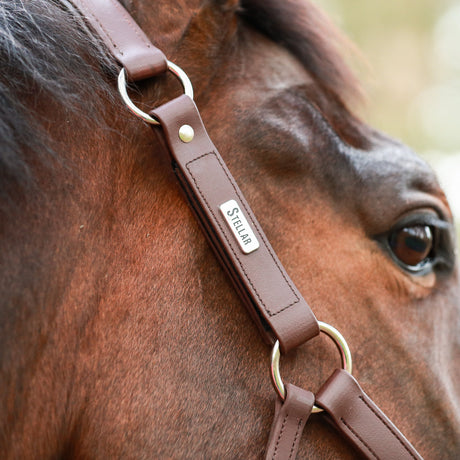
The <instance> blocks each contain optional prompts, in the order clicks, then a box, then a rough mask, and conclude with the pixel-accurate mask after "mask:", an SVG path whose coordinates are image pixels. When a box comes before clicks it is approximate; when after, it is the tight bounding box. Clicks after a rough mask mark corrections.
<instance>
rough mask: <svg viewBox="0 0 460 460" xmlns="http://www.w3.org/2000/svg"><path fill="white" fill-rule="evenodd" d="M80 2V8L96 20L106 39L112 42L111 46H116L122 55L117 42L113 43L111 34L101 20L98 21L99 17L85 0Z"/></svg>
mask: <svg viewBox="0 0 460 460" xmlns="http://www.w3.org/2000/svg"><path fill="white" fill-rule="evenodd" d="M80 2H81V6H82V9H83V10H84V11H85V12H86V14H89V15H90V16H91V17H92V18H93V19H94V20H95V21H96V22H97V24H98V25H99V27H100V28H101V29H102V31H103V32H104V33H105V35H107V37H108V39H109V40H110V41H111V43H112V46H113V47H114V48H116V49H117V50H118V51H119V53H120V54H121V55H122V56H123V51H122V49H121V47H120V45H118V44H117V43H115V40H114V39H113V38H112V36H111V35H110V34H109V32H108V31H107V29H106V28H105V27H104V25H103V24H102V22H101V21H99V19H98V18H97V16H96V15H95V14H94V13H93V12H92V11H91V10H90V8H89V6H88V4H87V3H86V0H80Z"/></svg>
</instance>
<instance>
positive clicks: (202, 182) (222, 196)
mask: <svg viewBox="0 0 460 460" xmlns="http://www.w3.org/2000/svg"><path fill="white" fill-rule="evenodd" d="M151 115H153V116H154V117H156V118H157V119H159V120H160V122H161V126H162V128H163V131H164V134H165V136H166V139H167V142H168V144H169V147H170V152H171V155H172V161H173V167H174V171H175V173H176V175H177V177H178V179H179V181H180V182H181V184H182V187H183V189H184V191H185V193H186V195H187V198H188V201H189V203H190V205H191V207H192V209H193V210H194V212H195V214H196V216H197V217H198V220H199V221H200V223H201V225H202V227H203V229H204V232H205V234H206V236H207V237H208V240H209V242H210V243H211V246H212V247H213V249H214V250H215V252H216V254H217V255H218V257H219V259H220V260H221V262H222V263H223V264H224V266H225V268H226V269H227V271H228V273H229V274H230V277H231V279H232V281H233V283H234V284H235V286H236V288H237V290H238V292H239V294H240V296H241V298H242V299H243V300H244V302H245V304H246V306H247V307H248V310H249V312H250V314H251V316H252V317H253V319H254V320H255V321H256V323H257V324H258V326H259V328H260V330H261V332H262V333H263V335H264V336H265V337H266V338H267V340H268V341H269V342H273V339H274V337H273V336H275V337H276V338H277V339H278V340H279V341H280V346H281V349H282V351H283V352H287V351H289V350H291V349H293V348H295V347H297V346H299V345H301V344H302V343H304V342H306V341H307V340H309V339H311V338H312V337H314V336H315V335H317V334H318V333H319V329H318V323H317V321H316V318H315V316H314V315H313V313H312V311H311V310H310V307H309V306H308V304H307V302H306V301H305V300H304V299H303V297H302V296H301V294H300V292H299V291H298V290H297V288H296V287H295V286H294V283H293V282H292V281H291V279H290V278H289V276H288V274H287V273H286V271H285V270H284V268H283V266H282V265H281V262H280V261H279V260H278V257H277V256H276V254H275V252H274V251H273V248H272V247H271V245H270V243H269V242H268V240H267V237H266V236H265V234H264V233H263V231H262V229H261V228H260V225H259V223H258V222H257V220H256V218H255V216H254V214H253V212H252V211H251V208H250V207H249V205H248V203H247V201H246V199H245V198H244V196H243V194H242V192H241V190H240V189H239V187H238V185H237V184H236V182H235V180H234V179H233V177H232V175H231V174H230V171H229V170H228V168H227V167H226V165H225V163H224V161H223V160H222V157H221V156H220V154H219V152H218V151H217V149H216V147H215V146H214V145H213V143H212V142H211V140H210V139H209V136H208V134H207V132H206V129H205V127H204V126H203V122H202V121H201V117H200V114H199V112H198V110H197V108H196V106H195V104H194V103H193V101H192V100H191V99H190V98H189V97H188V96H181V97H179V98H177V99H174V100H173V101H171V102H169V103H167V104H165V105H163V106H161V107H159V108H157V109H155V110H153V111H152V112H151ZM184 125H188V126H191V127H192V129H193V131H194V137H193V139H192V140H191V141H190V142H184V141H182V140H181V138H180V137H179V130H180V128H181V127H183V126H184ZM228 203H229V204H228ZM224 204H228V205H227V206H224V207H223V208H222V205H224ZM252 234H253V235H252ZM248 235H251V236H250V237H249V236H248ZM239 240H240V241H239ZM248 240H250V242H249V246H252V245H253V243H254V242H255V241H257V242H258V244H259V246H258V248H256V249H253V250H252V252H250V253H245V252H244V250H245V244H246V241H248ZM253 247H254V246H253Z"/></svg>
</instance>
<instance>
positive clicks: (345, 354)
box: [270, 321, 353, 413]
mask: <svg viewBox="0 0 460 460" xmlns="http://www.w3.org/2000/svg"><path fill="white" fill-rule="evenodd" d="M318 324H319V330H320V331H321V332H324V333H325V334H326V335H327V336H329V337H330V338H331V339H332V340H333V341H334V343H335V344H336V346H337V348H338V350H339V351H340V358H341V360H342V368H343V369H344V370H346V371H347V372H348V373H349V374H351V373H352V368H353V363H352V359H351V351H350V348H349V347H348V344H347V342H346V340H345V338H344V337H343V335H342V334H341V333H340V332H339V331H338V330H337V329H336V328H335V327H332V326H331V325H329V324H327V323H323V322H322V321H318ZM270 375H271V378H272V383H273V386H274V387H275V390H276V392H277V393H278V395H279V397H280V398H281V399H282V400H283V401H284V399H285V397H286V390H285V388H284V383H283V379H282V378H281V374H280V344H279V341H278V340H277V341H276V342H275V345H274V346H273V350H272V356H271V366H270ZM319 412H323V409H321V407H318V406H313V409H312V413H319Z"/></svg>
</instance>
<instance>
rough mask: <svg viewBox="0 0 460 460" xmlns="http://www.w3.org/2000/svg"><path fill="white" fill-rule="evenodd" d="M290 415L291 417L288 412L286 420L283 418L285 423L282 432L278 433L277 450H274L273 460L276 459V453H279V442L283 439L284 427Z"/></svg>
mask: <svg viewBox="0 0 460 460" xmlns="http://www.w3.org/2000/svg"><path fill="white" fill-rule="evenodd" d="M288 417H289V414H286V416H285V417H284V420H283V424H282V425H281V431H280V434H279V435H278V439H277V440H276V444H275V450H274V451H273V457H272V460H275V457H276V453H277V451H278V447H279V443H280V441H281V436H282V435H283V431H284V428H285V427H286V421H287V419H288Z"/></svg>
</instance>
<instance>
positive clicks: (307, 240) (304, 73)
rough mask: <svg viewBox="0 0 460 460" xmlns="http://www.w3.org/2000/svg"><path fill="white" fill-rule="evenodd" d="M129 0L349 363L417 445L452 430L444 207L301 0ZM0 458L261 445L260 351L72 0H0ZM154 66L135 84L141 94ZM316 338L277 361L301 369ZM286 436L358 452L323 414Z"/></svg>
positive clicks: (219, 450)
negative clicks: (181, 78) (371, 123)
mask: <svg viewBox="0 0 460 460" xmlns="http://www.w3.org/2000/svg"><path fill="white" fill-rule="evenodd" d="M124 5H125V6H126V8H127V9H128V10H129V11H130V12H131V14H132V15H133V16H134V17H135V18H136V20H137V22H138V23H139V24H140V25H141V27H142V28H143V30H144V31H145V32H146V34H147V35H148V36H149V37H150V38H151V40H152V41H153V42H154V43H155V44H156V45H157V46H158V47H159V48H160V49H162V50H163V51H164V52H165V54H166V55H167V56H168V58H169V59H170V60H171V61H173V62H176V63H177V64H179V65H180V66H181V67H182V68H183V69H184V70H185V71H186V72H187V73H188V75H189V77H190V79H191V80H192V82H193V84H194V87H195V100H196V103H197V105H198V107H199V108H200V111H201V114H202V117H203V120H204V122H205V124H206V126H207V129H208V131H209V133H210V136H211V137H212V139H213V142H214V143H215V144H216V146H217V147H218V148H219V150H220V152H221V154H222V156H223V157H224V159H225V160H226V162H227V164H228V166H229V168H230V170H231V171H232V173H233V175H234V176H235V177H236V179H237V180H238V183H239V184H240V187H241V189H242V190H243V192H244V194H245V196H246V197H247V199H248V201H249V202H250V203H251V205H252V207H253V210H254V211H255V214H256V215H257V216H258V218H259V221H260V223H261V224H262V227H263V228H264V230H265V233H266V234H267V236H268V238H269V239H270V241H271V243H272V245H273V247H274V249H275V250H276V252H277V254H278V255H279V258H280V259H281V261H282V262H283V264H284V265H285V267H286V269H287V271H288V273H289V274H290V276H291V278H292V279H293V280H294V282H295V283H296V285H297V287H298V288H299V290H300V292H301V293H302V295H303V296H304V297H305V298H306V299H308V302H309V304H310V305H311V306H312V308H313V310H314V312H315V314H316V315H317V316H318V318H319V319H321V320H324V321H326V322H328V323H330V324H333V325H334V326H336V327H337V328H338V329H340V331H341V332H342V334H343V335H344V336H345V337H346V338H347V341H348V344H349V345H350V348H351V349H352V352H353V354H354V362H355V368H354V374H355V375H356V376H357V378H358V379H359V381H360V382H361V384H362V386H363V387H364V388H365V390H366V392H367V393H369V394H370V395H372V397H373V399H374V400H375V401H376V402H377V403H378V404H379V406H380V407H381V408H382V409H383V410H384V411H385V412H386V413H387V414H388V415H389V416H390V418H391V419H392V420H393V421H394V422H395V423H396V425H397V426H398V427H400V428H401V431H403V432H404V434H405V435H406V436H407V438H408V439H410V440H411V442H412V443H413V444H414V445H415V446H416V448H417V449H418V450H419V452H420V453H421V454H422V455H424V456H426V458H440V457H442V458H446V459H447V458H449V459H454V458H457V456H458V452H459V451H460V416H459V413H460V387H459V385H458V382H459V381H460V334H459V332H460V303H459V299H460V292H459V284H458V271H457V265H456V260H455V250H454V247H455V244H454V231H453V224H452V215H451V212H450V209H449V205H448V203H447V200H446V198H445V196H444V193H443V192H442V190H441V188H440V186H439V184H438V181H437V179H436V177H435V175H434V173H433V171H432V170H431V169H430V167H429V166H427V165H426V164H425V163H424V162H423V161H422V160H421V159H419V158H418V157H417V156H416V155H415V154H414V153H413V152H412V151H411V150H410V149H409V148H408V147H406V146H404V145H402V144H401V143H399V142H397V141H395V140H392V139H390V138H389V137H387V136H386V135H384V134H382V133H379V132H377V131H375V130H373V129H372V128H370V127H368V126H367V125H366V124H364V123H363V122H362V121H361V120H359V119H358V118H357V117H356V116H354V115H353V114H352V112H351V111H350V110H349V109H348V108H347V100H348V98H349V96H350V95H351V94H352V93H353V92H354V91H355V88H356V86H355V83H354V81H353V78H352V76H351V73H350V72H349V71H348V70H347V68H346V66H345V65H344V64H343V60H342V59H341V57H340V55H339V54H338V53H337V51H336V50H335V48H334V46H333V43H332V42H331V37H333V33H332V29H331V28H330V26H329V25H328V24H327V21H325V19H324V17H323V16H322V14H321V13H320V12H319V11H318V10H317V9H316V8H315V7H314V6H313V5H312V4H311V3H309V2H306V1H300V0H288V1H285V2H275V1H274V0H266V1H258V0H240V1H238V0H209V1H198V0H195V1H190V2H182V1H169V2H165V1H156V2H154V1H149V0H125V1H124ZM0 21H1V24H2V26H1V29H0V53H1V54H0V56H1V62H2V68H3V72H2V76H1V77H0V97H1V100H2V104H0V138H1V142H2V154H1V157H0V161H1V169H0V174H1V178H2V180H1V184H0V198H1V203H0V213H1V226H0V229H1V238H0V244H1V255H2V256H1V258H0V260H1V274H2V276H1V292H2V296H1V300H2V303H1V307H0V317H1V321H0V328H1V331H0V388H1V389H2V391H1V393H0V408H1V410H0V456H1V458H57V457H62V458H259V457H260V456H261V455H262V454H263V450H264V446H265V442H266V438H267V433H268V431H269V426H270V420H271V415H272V401H273V398H274V396H273V395H274V393H273V389H272V388H271V384H270V381H269V378H268V363H267V361H268V359H267V350H266V348H265V345H264V344H263V343H262V341H261V340H260V338H259V336H258V334H257V331H256V328H255V326H254V325H253V324H252V323H251V321H250V319H249V317H248V315H247V313H246V312H245V310H244V309H243V307H242V305H241V302H240V300H239V298H238V296H237V294H236V293H235V292H234V289H233V287H232V285H231V283H230V282H229V281H228V279H227V277H226V275H225V273H224V271H223V270H222V269H221V268H220V267H219V265H218V262H217V261H216V258H215V257H214V255H213V253H212V252H211V250H210V249H209V248H208V246H207V243H206V241H205V240H204V238H203V236H202V234H201V231H200V229H199V226H198V225H197V224H196V222H195V221H194V219H193V217H192V215H191V213H190V211H189V209H188V207H187V205H186V204H185V202H184V200H183V198H182V196H181V192H180V190H179V187H178V186H177V184H176V182H175V179H174V177H173V175H172V174H171V172H170V165H169V164H168V159H167V158H168V156H167V155H165V154H164V150H165V147H164V144H163V141H162V138H161V132H159V136H158V137H155V136H152V133H151V130H150V129H149V128H148V127H147V126H145V125H144V124H142V123H139V122H138V120H136V119H133V117H132V116H131V115H130V114H129V113H127V111H126V109H125V107H124V106H123V104H122V103H121V102H120V99H119V97H118V94H117V93H116V85H115V75H116V72H117V67H116V64H115V63H114V61H113V59H112V58H111V57H109V55H108V53H107V51H106V49H105V48H104V46H103V45H102V43H101V42H100V41H99V39H98V38H97V37H96V36H95V34H94V33H93V31H92V30H91V29H90V28H89V26H88V24H86V23H85V21H84V20H83V19H82V18H81V16H80V15H79V14H78V12H77V11H76V10H75V8H74V7H73V6H72V4H71V3H70V2H67V1H65V0H63V1H61V2H56V1H53V0H30V1H28V2H22V1H21V0H1V1H0ZM177 90H178V89H177V87H176V82H174V81H171V79H170V78H168V77H166V76H165V77H159V78H156V79H154V80H149V81H145V82H143V83H142V84H140V85H138V87H137V95H135V96H133V97H134V98H135V99H136V102H137V103H138V104H139V105H140V106H142V107H147V108H152V107H153V106H158V105H160V104H162V103H164V102H165V101H167V100H168V99H170V98H171V94H174V93H175V92H177ZM336 361H337V358H336V356H335V350H334V349H331V347H330V345H329V344H328V342H327V341H323V340H321V339H315V340H314V341H312V342H311V343H309V344H307V345H305V346H303V347H301V348H300V349H298V350H297V351H295V352H293V353H290V354H288V355H287V356H286V357H285V358H284V360H283V375H284V376H285V378H286V379H287V380H289V381H292V382H295V383H296V384H298V385H300V386H304V387H309V388H311V389H312V390H315V389H316V388H318V386H319V385H321V384H322V383H323V382H324V381H325V380H326V379H327V377H328V376H329V375H330V373H331V369H333V367H334V366H335V365H336ZM306 438H307V439H308V442H305V443H303V444H302V445H301V449H300V455H301V456H303V457H302V458H312V459H313V458H343V459H352V458H355V457H356V453H355V452H354V451H353V450H352V449H351V448H350V447H349V445H348V444H346V443H345V441H343V440H342V438H341V437H339V436H338V434H337V433H336V432H335V430H334V429H333V428H332V427H331V426H329V425H328V424H327V423H325V420H324V417H323V416H321V415H318V416H312V417H311V419H310V420H309V423H308V426H307V428H306Z"/></svg>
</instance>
